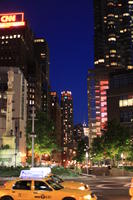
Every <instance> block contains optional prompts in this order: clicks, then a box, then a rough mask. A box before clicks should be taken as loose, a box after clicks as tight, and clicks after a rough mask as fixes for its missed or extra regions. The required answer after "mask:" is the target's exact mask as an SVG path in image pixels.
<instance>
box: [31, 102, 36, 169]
mask: <svg viewBox="0 0 133 200" xmlns="http://www.w3.org/2000/svg"><path fill="white" fill-rule="evenodd" d="M35 137H36V135H35V107H34V105H33V106H32V133H31V138H32V167H34V139H35Z"/></svg>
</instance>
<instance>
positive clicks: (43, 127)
mask: <svg viewBox="0 0 133 200" xmlns="http://www.w3.org/2000/svg"><path fill="white" fill-rule="evenodd" d="M36 119H37V120H35V134H36V137H35V145H34V151H35V153H36V154H38V155H39V156H41V155H42V154H49V155H50V154H51V152H52V151H53V150H55V149H57V145H56V138H55V134H54V125H53V123H52V121H50V120H48V119H47V117H46V115H45V113H44V112H38V113H37V115H36ZM31 132H32V121H31V120H30V121H28V123H27V128H26V139H27V148H28V151H31V149H32V140H31V137H30V134H31Z"/></svg>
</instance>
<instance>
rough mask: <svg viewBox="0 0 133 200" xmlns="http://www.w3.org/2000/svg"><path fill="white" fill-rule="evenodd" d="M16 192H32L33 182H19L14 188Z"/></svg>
mask: <svg viewBox="0 0 133 200" xmlns="http://www.w3.org/2000/svg"><path fill="white" fill-rule="evenodd" d="M13 189H14V190H31V181H17V182H16V183H15V184H14V186H13Z"/></svg>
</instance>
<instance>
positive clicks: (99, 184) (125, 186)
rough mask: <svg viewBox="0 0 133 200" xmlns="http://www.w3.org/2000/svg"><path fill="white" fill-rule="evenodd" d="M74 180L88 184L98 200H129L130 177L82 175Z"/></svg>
mask: <svg viewBox="0 0 133 200" xmlns="http://www.w3.org/2000/svg"><path fill="white" fill-rule="evenodd" d="M75 181H82V182H84V183H87V184H89V185H90V188H91V190H92V191H93V192H94V193H95V194H96V195H97V197H98V200H130V197H129V192H128V191H129V186H130V182H131V178H130V177H104V176H100V177H95V178H94V177H83V178H80V179H77V180H75Z"/></svg>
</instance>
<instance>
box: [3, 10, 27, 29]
mask: <svg viewBox="0 0 133 200" xmlns="http://www.w3.org/2000/svg"><path fill="white" fill-rule="evenodd" d="M24 25H25V21H24V13H7V14H0V28H10V27H12V26H13V27H15V26H24Z"/></svg>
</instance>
